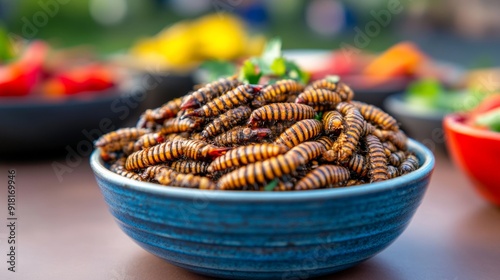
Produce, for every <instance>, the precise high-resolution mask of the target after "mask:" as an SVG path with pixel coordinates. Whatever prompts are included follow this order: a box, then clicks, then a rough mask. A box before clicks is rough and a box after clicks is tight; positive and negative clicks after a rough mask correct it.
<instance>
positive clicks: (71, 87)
mask: <svg viewBox="0 0 500 280" xmlns="http://www.w3.org/2000/svg"><path fill="white" fill-rule="evenodd" d="M113 86H114V77H113V75H112V73H111V71H110V70H109V69H107V68H106V67H104V66H101V65H98V64H93V65H87V66H83V67H79V68H76V69H72V70H69V71H66V72H63V73H59V74H58V75H56V76H54V77H52V78H51V79H49V80H48V81H46V82H45V83H44V86H43V88H44V92H45V93H46V94H47V95H49V96H60V95H73V94H77V93H80V92H95V91H102V90H105V89H108V88H111V87H113Z"/></svg>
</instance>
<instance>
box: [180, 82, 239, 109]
mask: <svg viewBox="0 0 500 280" xmlns="http://www.w3.org/2000/svg"><path fill="white" fill-rule="evenodd" d="M240 84H241V82H240V81H238V79H237V77H236V76H232V77H228V78H221V79H219V80H217V81H215V82H212V83H210V84H207V85H205V86H203V87H201V88H199V89H198V90H196V91H194V92H193V93H191V94H190V95H188V96H187V97H186V99H185V100H184V101H183V102H182V105H181V106H180V107H181V108H182V109H183V110H185V109H188V108H198V107H200V106H202V105H203V104H205V103H207V102H208V101H211V100H212V99H214V98H216V97H219V96H220V95H222V94H224V93H226V92H227V91H229V90H232V89H234V88H235V87H237V86H239V85H240Z"/></svg>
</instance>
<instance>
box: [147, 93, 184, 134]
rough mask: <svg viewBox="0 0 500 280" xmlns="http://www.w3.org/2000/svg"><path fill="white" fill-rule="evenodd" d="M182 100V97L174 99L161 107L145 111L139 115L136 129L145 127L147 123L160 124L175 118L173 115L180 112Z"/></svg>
mask: <svg viewBox="0 0 500 280" xmlns="http://www.w3.org/2000/svg"><path fill="white" fill-rule="evenodd" d="M183 98H184V97H179V98H175V99H173V100H171V101H169V102H167V103H165V104H163V105H162V106H161V107H158V108H156V109H153V110H151V109H148V110H146V112H144V114H142V115H141V117H140V119H139V121H138V122H137V127H139V128H143V127H146V124H147V123H148V122H153V123H157V124H161V123H163V121H165V120H166V119H169V118H173V117H175V115H177V113H178V112H179V111H180V110H181V108H180V106H181V103H182V99H183Z"/></svg>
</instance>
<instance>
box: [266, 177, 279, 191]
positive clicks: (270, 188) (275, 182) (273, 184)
mask: <svg viewBox="0 0 500 280" xmlns="http://www.w3.org/2000/svg"><path fill="white" fill-rule="evenodd" d="M277 185H278V179H274V180H272V181H271V182H269V184H267V185H266V186H265V187H264V190H265V191H267V192H272V191H273V190H274V188H275V187H276V186H277Z"/></svg>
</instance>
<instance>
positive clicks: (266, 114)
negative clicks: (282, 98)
mask: <svg viewBox="0 0 500 280" xmlns="http://www.w3.org/2000/svg"><path fill="white" fill-rule="evenodd" d="M314 115H315V112H314V109H313V108H312V107H311V106H308V105H304V104H295V103H273V104H269V105H265V106H262V107H260V108H259V109H256V110H254V111H253V112H252V114H251V115H250V119H249V121H248V124H249V125H251V126H257V125H258V123H259V122H269V121H300V120H304V119H312V118H314Z"/></svg>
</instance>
